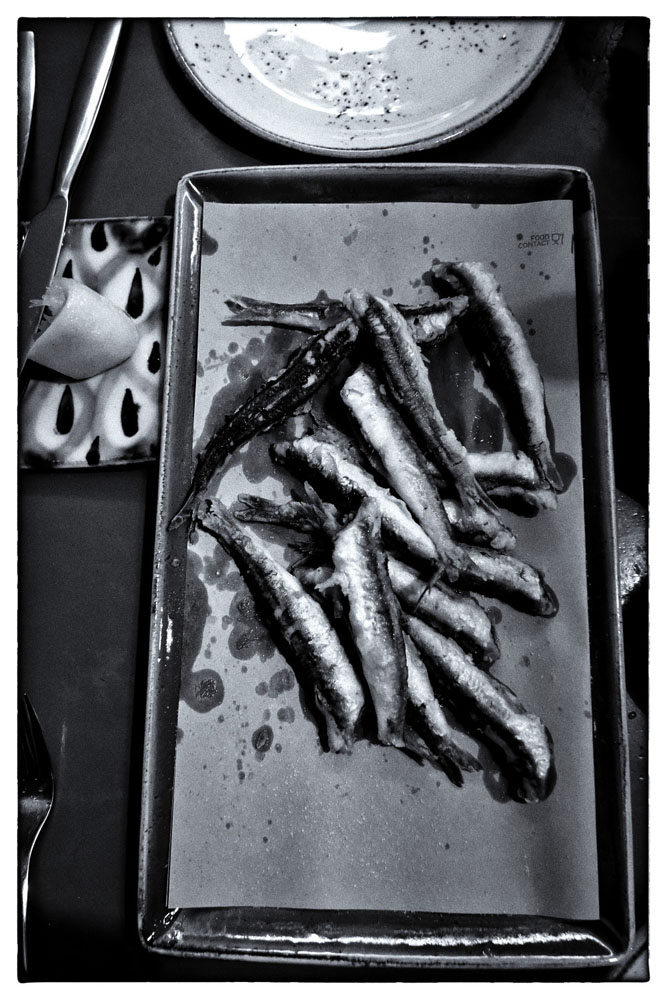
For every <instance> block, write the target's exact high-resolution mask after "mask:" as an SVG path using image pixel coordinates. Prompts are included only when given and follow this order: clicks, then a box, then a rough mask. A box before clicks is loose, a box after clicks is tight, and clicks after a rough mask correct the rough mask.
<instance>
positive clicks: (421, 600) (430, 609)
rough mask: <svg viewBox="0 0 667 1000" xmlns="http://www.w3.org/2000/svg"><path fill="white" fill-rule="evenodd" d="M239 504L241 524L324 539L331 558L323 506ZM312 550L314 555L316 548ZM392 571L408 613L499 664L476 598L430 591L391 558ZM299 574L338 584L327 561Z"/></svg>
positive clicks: (436, 588) (313, 585) (257, 500)
mask: <svg viewBox="0 0 667 1000" xmlns="http://www.w3.org/2000/svg"><path fill="white" fill-rule="evenodd" d="M238 501H239V502H238V503H237V504H236V505H234V507H233V508H232V510H233V513H234V514H235V516H236V517H237V518H239V520H241V521H250V522H257V521H259V522H260V523H265V524H278V525H281V526H282V527H286V528H292V529H294V530H296V531H301V532H305V533H307V534H310V535H314V536H315V539H316V540H317V536H318V535H319V536H320V538H321V540H322V550H323V555H324V558H325V559H328V558H329V549H330V541H331V539H332V538H333V537H334V536H335V534H336V532H337V530H338V525H337V523H336V521H335V520H334V519H333V518H331V515H330V514H328V512H326V511H323V510H321V509H320V506H319V505H317V506H316V505H313V504H310V503H304V502H303V501H298V500H290V501H287V502H286V503H283V504H277V503H275V501H273V500H266V499H265V498H264V497H255V496H250V495H249V494H247V493H244V494H242V495H241V496H239V498H238ZM322 506H323V507H325V506H327V505H322ZM309 551H311V552H312V548H311V549H310V550H309ZM387 569H388V570H389V580H390V582H391V586H392V589H393V591H394V593H395V594H396V596H397V597H398V599H399V601H400V602H401V604H402V606H403V608H404V610H405V611H407V612H409V613H410V614H416V615H418V616H419V617H420V618H423V619H424V621H426V622H428V623H429V624H431V625H433V626H434V627H435V628H437V629H439V630H440V631H442V632H443V633H444V634H445V635H448V636H450V637H451V638H453V639H456V641H457V642H458V643H459V644H460V645H461V646H462V647H463V648H464V649H466V650H467V651H468V652H470V653H471V654H472V655H473V657H474V658H475V660H476V661H478V662H480V663H482V664H485V665H488V664H491V663H493V662H494V661H495V660H497V659H498V656H499V655H500V653H499V650H498V642H497V639H496V634H495V630H494V627H493V624H492V622H491V620H490V619H489V616H488V615H487V613H486V612H485V611H484V609H483V608H482V607H480V605H479V604H478V603H477V601H476V600H475V598H474V597H471V596H469V595H468V594H461V593H459V591H457V590H453V589H452V588H451V587H448V586H447V585H446V584H444V583H442V582H439V583H437V584H434V585H432V586H430V587H427V581H426V580H424V579H423V578H422V577H421V576H419V574H418V573H417V570H416V569H415V568H414V567H413V566H408V565H406V564H405V563H403V562H401V561H400V560H399V559H396V558H395V556H393V555H392V554H391V553H388V554H387ZM293 572H294V573H295V574H296V575H297V576H298V578H299V579H300V580H301V581H302V582H303V583H304V584H305V585H306V586H307V587H308V588H310V589H315V590H321V589H322V588H327V587H328V586H329V585H330V584H332V580H331V573H332V570H331V567H328V566H325V565H323V564H322V563H321V562H320V563H319V564H318V566H307V565H303V564H302V565H300V566H299V567H298V568H295V567H294V568H293Z"/></svg>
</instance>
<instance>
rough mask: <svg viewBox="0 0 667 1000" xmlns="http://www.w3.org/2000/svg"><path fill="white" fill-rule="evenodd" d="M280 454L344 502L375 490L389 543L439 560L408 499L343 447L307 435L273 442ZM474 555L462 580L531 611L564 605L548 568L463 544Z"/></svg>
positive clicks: (547, 612)
mask: <svg viewBox="0 0 667 1000" xmlns="http://www.w3.org/2000/svg"><path fill="white" fill-rule="evenodd" d="M273 454H274V457H275V458H276V459H277V460H278V461H279V462H282V463H283V464H285V465H287V466H288V467H289V468H290V469H292V470H294V471H295V472H296V474H297V475H300V476H303V477H304V478H307V479H309V480H310V481H311V482H312V484H313V486H314V487H315V489H316V490H317V491H318V493H325V494H326V492H327V490H329V491H332V492H333V493H334V495H335V498H336V500H337V502H338V503H339V504H341V505H342V506H343V507H344V508H347V509H349V508H350V505H352V509H356V506H357V505H358V503H359V501H360V500H361V499H362V498H363V497H364V496H373V497H374V498H375V500H376V501H377V504H378V507H379V509H380V518H381V521H382V532H383V535H384V536H385V539H386V541H387V543H388V544H389V545H390V546H392V547H393V548H396V549H398V550H399V551H401V552H406V553H409V555H410V556H411V557H412V558H413V559H415V560H416V561H417V562H418V563H419V564H421V565H424V566H426V567H428V568H429V569H430V570H431V571H434V570H437V568H438V566H439V559H438V554H437V552H436V550H435V547H434V545H433V542H432V541H431V539H430V538H429V537H428V535H427V534H426V532H425V531H423V529H422V528H420V526H419V525H418V524H417V522H416V521H415V520H414V518H413V517H412V515H411V514H410V512H409V510H408V509H407V507H406V506H405V504H404V503H403V501H402V500H399V499H398V497H395V496H393V494H392V493H390V492H389V490H386V489H384V488H383V487H381V486H378V484H377V483H376V482H375V480H374V479H373V477H372V476H370V475H369V474H368V473H367V472H364V470H363V469H361V468H360V467H359V466H357V465H356V464H355V463H354V462H351V461H350V460H349V459H347V458H346V457H345V455H344V454H343V453H342V451H341V450H340V448H339V447H338V446H337V445H334V444H332V443H330V442H327V441H323V440H319V439H318V438H317V437H315V436H313V435H306V436H305V437H302V438H299V439H297V440H294V441H291V442H282V441H281V442H280V443H278V444H276V445H274V446H273ZM460 548H461V549H462V550H463V552H464V553H465V555H466V556H467V557H468V559H469V565H468V566H467V567H466V568H465V569H464V570H461V571H460V573H459V579H458V581H457V585H462V586H465V587H467V588H468V589H469V590H473V591H475V592H476V593H480V594H486V595H487V596H489V597H497V598H499V599H500V600H502V601H505V602H506V603H507V604H510V605H511V606H512V607H514V608H517V609H518V610H520V611H525V612H527V613H528V614H533V615H540V616H543V617H550V616H552V615H555V614H556V612H557V610H558V601H557V599H556V595H555V594H554V592H553V591H552V590H551V588H550V587H549V586H548V585H547V584H546V583H545V581H544V579H543V577H542V574H541V573H539V572H538V570H536V569H534V568H533V567H532V566H530V565H529V564H528V563H525V562H522V560H520V559H517V558H515V557H514V556H511V555H509V554H507V553H504V552H495V551H492V550H488V549H487V550H485V549H481V548H477V547H476V546H474V545H463V544H461V545H460Z"/></svg>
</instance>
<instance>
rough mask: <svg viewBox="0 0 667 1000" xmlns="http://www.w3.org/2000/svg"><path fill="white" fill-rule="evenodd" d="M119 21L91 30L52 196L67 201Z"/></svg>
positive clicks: (97, 105) (110, 60)
mask: <svg viewBox="0 0 667 1000" xmlns="http://www.w3.org/2000/svg"><path fill="white" fill-rule="evenodd" d="M122 23H123V22H122V19H121V18H114V19H110V20H106V19H105V20H103V21H99V22H98V23H97V24H96V25H95V26H94V28H93V30H92V33H91V36H90V41H89V42H88V48H87V49H86V54H85V56H84V60H83V64H82V66H81V69H80V71H79V76H78V78H77V81H76V84H75V87H74V93H73V95H72V101H71V103H70V106H69V111H68V113H67V120H66V122H65V128H64V130H63V136H62V140H61V143H60V152H59V153H58V165H57V166H56V175H55V179H54V182H53V194H62V195H63V196H64V197H65V198H67V196H68V194H69V189H70V186H71V184H72V180H73V178H74V174H75V173H76V169H77V167H78V166H79V163H80V161H81V157H82V156H83V151H84V149H85V148H86V143H87V142H88V139H89V138H90V133H91V132H92V130H93V125H94V124H95V119H96V118H97V112H98V111H99V109H100V105H101V103H102V97H103V96H104V91H105V89H106V85H107V81H108V79H109V74H110V73H111V66H112V64H113V60H114V56H115V54H116V47H117V45H118V36H119V35H120V29H121V26H122Z"/></svg>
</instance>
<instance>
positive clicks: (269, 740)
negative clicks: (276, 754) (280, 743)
mask: <svg viewBox="0 0 667 1000" xmlns="http://www.w3.org/2000/svg"><path fill="white" fill-rule="evenodd" d="M272 744H273V729H271V726H267V725H263V726H259V728H258V729H256V730H255V732H254V733H253V734H252V745H253V747H254V748H255V750H256V751H257V753H258V754H261V755H262V756H263V755H264V754H265V753H267V752H268V751H269V750H270V749H271V745H272Z"/></svg>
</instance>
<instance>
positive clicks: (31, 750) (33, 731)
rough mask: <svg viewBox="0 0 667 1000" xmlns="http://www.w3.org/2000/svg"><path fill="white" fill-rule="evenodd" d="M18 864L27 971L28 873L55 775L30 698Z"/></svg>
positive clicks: (25, 712)
mask: <svg viewBox="0 0 667 1000" xmlns="http://www.w3.org/2000/svg"><path fill="white" fill-rule="evenodd" d="M18 737H19V739H18V770H19V808H18V861H19V871H18V874H19V889H20V906H21V958H22V961H23V970H24V971H26V970H27V947H26V915H27V909H28V873H29V869H30V858H31V855H32V849H33V847H34V846H35V841H36V840H37V837H38V836H39V832H40V830H41V829H42V827H43V826H44V823H45V821H46V818H47V816H48V815H49V813H50V811H51V806H52V805H53V773H52V771H51V761H50V759H49V752H48V750H47V747H46V743H45V742H44V736H43V735H42V729H41V726H40V724H39V719H38V718H37V715H36V713H35V710H34V708H33V707H32V705H31V704H30V700H29V698H28V696H27V694H25V693H24V694H23V696H22V697H21V698H20V699H19V718H18Z"/></svg>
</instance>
